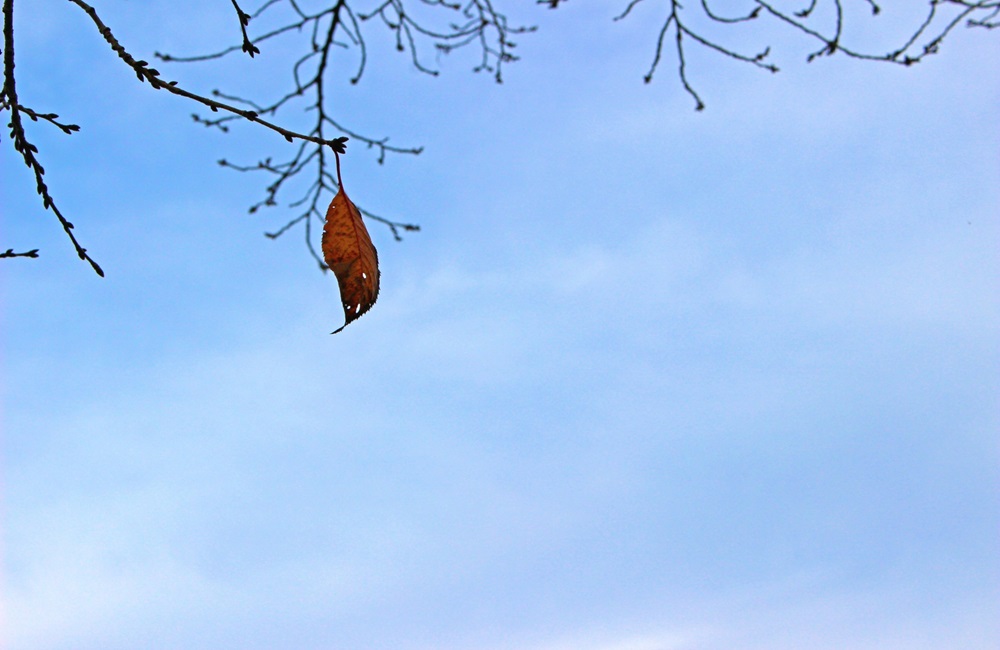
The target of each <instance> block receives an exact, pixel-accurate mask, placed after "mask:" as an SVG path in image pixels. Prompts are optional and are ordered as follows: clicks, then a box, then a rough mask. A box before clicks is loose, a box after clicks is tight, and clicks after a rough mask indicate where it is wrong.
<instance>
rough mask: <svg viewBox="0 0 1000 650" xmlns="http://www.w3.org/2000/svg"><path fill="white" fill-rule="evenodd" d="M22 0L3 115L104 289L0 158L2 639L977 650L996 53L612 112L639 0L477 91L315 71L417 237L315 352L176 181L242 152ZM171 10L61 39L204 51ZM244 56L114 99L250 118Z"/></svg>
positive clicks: (268, 150) (995, 558)
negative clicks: (380, 153) (366, 144)
mask: <svg viewBox="0 0 1000 650" xmlns="http://www.w3.org/2000/svg"><path fill="white" fill-rule="evenodd" d="M647 4H649V3H647ZM22 5H25V3H21V4H19V5H18V7H17V10H18V12H19V14H18V15H19V23H18V37H19V39H20V40H19V41H18V57H19V60H18V71H19V73H20V74H21V75H22V76H21V77H20V81H19V83H20V85H19V92H20V97H21V100H22V101H23V102H24V103H26V104H28V105H30V106H33V107H35V108H37V109H39V110H51V111H55V112H58V113H60V114H61V115H62V116H63V117H64V118H66V119H67V120H70V121H73V122H76V123H78V124H81V126H82V131H81V132H80V133H78V134H75V135H73V136H72V137H69V138H67V137H65V136H62V135H61V134H59V133H55V132H53V131H52V130H50V129H45V128H42V127H39V126H33V127H32V129H31V131H30V132H29V135H30V137H31V138H32V140H33V141H34V142H36V144H37V145H38V146H39V148H40V155H41V158H42V161H43V164H44V165H45V166H46V169H47V179H48V181H49V183H50V185H51V187H52V190H53V194H54V196H55V198H56V200H57V201H58V203H59V204H60V205H61V207H62V209H63V210H64V212H66V213H67V214H68V215H70V216H71V219H72V220H73V221H74V222H75V223H76V226H77V228H76V232H77V234H78V236H79V237H80V239H81V240H82V241H83V242H84V244H85V245H86V246H87V247H88V248H89V250H90V252H91V253H92V255H93V256H94V257H95V258H96V259H97V260H98V261H99V262H100V263H101V265H102V266H103V267H104V269H105V271H106V272H107V277H106V278H105V279H99V278H97V277H96V276H95V275H93V273H91V271H90V270H89V268H88V267H87V266H86V265H85V264H84V263H82V262H80V261H79V260H77V259H76V257H75V255H74V254H73V252H72V249H71V248H70V246H69V244H68V242H66V241H65V237H64V235H63V234H62V233H61V231H60V229H59V228H58V226H57V224H55V222H54V221H53V220H52V219H51V218H50V217H49V216H48V215H46V214H45V213H43V212H42V211H41V209H40V207H39V206H38V201H37V198H36V197H35V195H34V192H33V188H32V185H31V179H30V177H29V175H28V173H27V170H26V169H25V168H24V167H23V165H22V164H21V163H20V161H19V160H18V159H16V158H15V157H14V155H13V153H12V152H11V151H10V150H9V147H6V146H5V149H4V151H5V152H4V154H3V156H2V158H0V160H2V165H3V178H4V189H3V195H4V211H3V212H4V217H3V220H2V222H0V226H2V231H0V235H2V244H0V245H2V246H3V247H4V248H7V247H14V248H15V249H18V250H21V249H28V248H35V247H37V248H40V249H41V255H42V257H41V258H40V259H38V260H21V259H18V260H4V261H3V264H2V266H0V278H2V285H0V287H2V301H3V306H4V308H3V315H2V319H3V332H4V335H3V365H4V373H3V376H4V380H3V410H2V418H3V419H2V424H3V428H2V432H3V438H2V445H3V447H2V453H3V455H2V459H3V476H2V481H3V482H2V485H3V492H2V494H3V497H2V498H3V502H2V508H3V510H2V522H3V554H4V563H3V580H2V583H0V584H2V587H3V591H2V593H3V610H4V617H5V621H4V625H3V628H4V630H5V632H4V636H5V647H7V648H10V649H11V650H22V649H32V650H48V649H52V650H55V649H69V648H72V649H74V650H81V649H89V648H93V649H98V648H100V649H102V650H115V649H125V648H137V647H141V648H186V649H198V648H213V649H214V648H250V649H253V648H262V649H263V648H297V649H298V648H301V649H304V650H320V649H328V648H337V649H338V650H350V649H355V648H357V649H365V650H369V649H372V648H393V649H397V650H425V649H429V648H435V649H436V650H441V649H444V650H506V649H513V648H518V649H519V650H520V649H528V650H564V649H566V650H568V649H571V648H572V649H574V650H577V649H580V650H675V649H678V650H679V649H699V650H700V649H722V648H761V649H763V648H767V649H783V648H788V649H792V648H804V647H808V648H819V649H824V648H830V649H833V648H862V649H867V648H872V649H874V648H879V649H884V648H901V649H902V648H906V649H907V650H911V649H924V648H926V649H931V648H970V649H979V648H983V649H985V648H995V647H996V646H997V644H998V643H1000V625H998V623H997V621H998V620H1000V617H997V616H996V614H997V611H998V607H1000V554H998V537H997V533H998V530H1000V509H998V508H997V506H998V497H1000V466H998V448H997V431H998V429H1000V409H998V395H1000V374H998V362H1000V337H998V333H1000V332H998V330H1000V298H998V296H1000V292H998V291H997V288H998V278H1000V263H998V258H997V243H998V241H1000V209H998V208H1000V183H998V180H1000V159H998V156H997V151H1000V129H998V128H997V121H996V115H997V109H998V108H1000V94H998V87H997V85H996V84H995V83H993V80H994V79H995V77H996V64H995V61H997V60H1000V56H998V55H1000V47H998V45H997V41H996V38H995V36H990V35H989V34H986V33H985V32H982V33H968V34H967V33H964V32H962V33H958V34H956V38H953V39H952V41H951V42H948V43H946V45H945V47H944V48H943V51H942V53H941V54H940V55H938V56H935V57H932V58H930V59H928V60H927V61H925V62H924V63H921V64H920V65H918V66H915V67H914V68H912V69H903V68H897V67H890V66H882V65H875V64H864V63H857V62H851V61H846V60H842V59H840V58H832V59H822V60H819V61H817V62H814V63H813V64H810V65H806V64H805V63H804V61H803V60H804V57H805V55H806V54H807V53H808V51H809V48H810V47H812V44H811V43H808V42H805V41H803V40H800V39H797V38H792V37H787V36H786V37H781V36H776V37H774V39H771V40H772V41H773V42H774V43H775V44H776V45H778V46H780V47H776V50H775V52H776V55H777V62H778V64H779V65H781V67H782V68H783V71H782V72H781V73H780V74H778V75H769V74H767V73H762V72H758V71H756V70H753V69H751V68H749V67H746V68H744V67H740V66H737V65H736V64H735V63H734V62H729V61H725V60H722V59H720V58H719V57H717V56H714V55H711V54H710V53H704V52H698V51H692V52H691V54H690V58H689V61H688V65H689V74H690V76H691V80H692V82H693V83H694V84H695V85H696V87H697V88H698V90H699V92H700V93H701V95H702V97H703V98H704V99H705V100H706V102H707V104H708V108H707V110H706V111H704V112H703V113H695V112H694V111H693V110H692V107H693V106H692V102H691V100H690V98H689V97H688V96H686V95H685V94H684V92H683V90H682V89H681V88H680V86H679V85H678V83H677V82H676V79H675V77H674V76H673V65H674V62H673V60H672V59H667V60H665V62H664V64H663V67H662V69H661V70H660V71H659V73H658V75H657V78H656V80H655V82H654V83H653V84H650V85H644V84H643V83H642V75H643V74H645V72H646V70H647V67H648V64H649V60H650V57H651V56H652V52H653V46H654V40H655V37H656V32H657V30H658V28H659V23H658V22H657V21H658V20H659V18H658V17H657V14H656V13H655V11H654V9H653V7H652V4H650V6H649V8H646V9H644V10H643V11H642V12H639V11H637V13H636V15H635V16H633V17H632V18H631V19H630V20H628V21H624V22H619V23H612V22H611V18H612V17H613V16H614V15H615V13H616V12H618V11H620V9H621V7H618V6H611V3H609V4H608V6H607V7H603V6H601V7H598V6H594V3H591V4H587V3H568V4H566V5H564V6H563V7H562V8H560V9H559V10H558V11H555V12H548V11H544V10H542V9H541V8H538V9H537V10H536V8H535V7H530V8H522V11H523V13H522V14H520V15H521V16H523V17H524V19H525V20H526V21H527V22H534V23H538V24H540V25H541V29H540V31H539V33H537V34H534V35H530V36H525V37H522V38H520V39H519V47H518V50H519V53H520V54H521V55H522V56H523V60H522V61H521V62H518V63H516V64H514V65H511V66H510V67H509V68H508V69H507V71H506V75H505V83H504V84H503V85H501V86H497V85H495V84H493V83H491V81H490V80H489V78H488V77H484V76H475V75H471V74H469V73H468V72H467V70H468V69H469V68H471V67H472V65H474V63H475V61H474V60H473V58H470V57H471V55H469V57H465V56H462V55H460V54H458V53H455V54H453V55H451V56H449V57H447V58H444V59H442V60H441V62H440V65H441V68H442V70H443V74H442V75H441V76H440V77H438V78H433V79H432V78H428V77H426V76H421V75H418V74H417V73H415V72H414V71H413V70H412V69H411V68H409V67H408V66H407V65H406V60H407V59H406V56H407V55H405V54H404V55H400V56H398V57H397V56H394V53H391V52H388V51H382V50H373V52H372V60H371V61H370V65H369V68H368V70H367V72H366V75H365V78H364V80H363V82H362V83H361V84H359V85H358V86H356V87H352V86H350V85H348V84H347V83H346V81H345V80H346V78H347V77H348V76H349V75H350V74H352V73H353V67H352V66H353V60H352V59H349V58H346V57H345V58H343V59H342V61H343V63H341V64H340V65H341V66H342V68H338V69H337V70H338V72H337V74H339V75H340V76H337V74H335V78H336V79H338V80H339V81H340V84H339V85H338V86H337V89H338V91H337V92H338V95H337V104H338V107H340V110H341V111H342V112H341V113H339V114H338V115H339V116H340V117H341V119H342V120H343V121H344V122H345V123H348V124H349V125H350V126H351V127H352V128H356V129H358V130H364V131H366V132H369V133H372V134H376V135H379V134H385V135H390V136H391V137H392V139H393V142H396V143H398V144H400V145H424V146H426V151H425V152H424V153H423V154H421V155H420V156H418V157H391V158H389V159H388V160H387V162H386V164H385V165H383V166H381V167H380V166H378V165H377V164H376V163H375V161H374V158H375V157H374V156H373V155H371V153H370V152H367V151H365V150H364V149H363V148H361V147H357V146H353V147H352V146H351V144H349V145H348V155H347V156H346V157H345V158H344V174H345V184H346V185H347V187H348V188H349V190H350V192H351V196H352V198H353V199H354V200H355V201H357V202H358V203H360V204H363V205H365V206H366V207H369V208H370V209H371V210H373V211H375V212H376V213H379V214H384V215H389V216H392V217H394V218H398V219H400V220H403V221H413V222H418V223H420V224H421V226H422V228H423V230H422V232H420V233H417V234H413V235H409V236H407V238H406V240H405V241H404V242H403V243H396V242H394V241H392V239H391V237H390V235H389V233H388V232H387V231H385V230H384V229H382V228H379V227H378V226H377V224H373V225H372V228H371V230H372V235H373V239H374V241H375V243H376V245H377V246H378V248H379V252H380V262H381V266H382V291H381V295H380V298H379V301H378V304H377V305H376V306H375V307H374V308H373V309H372V311H371V312H370V313H369V314H367V315H366V316H364V317H363V318H362V319H361V320H359V321H358V322H356V323H354V324H352V325H351V326H350V327H348V328H347V329H346V330H344V332H342V333H341V334H338V335H337V336H333V337H331V336H329V332H330V331H331V330H332V329H334V328H335V327H338V326H339V325H340V323H341V322H342V312H341V308H340V304H339V300H338V296H337V286H336V282H335V281H334V279H333V278H332V277H331V276H328V275H326V276H324V275H323V274H321V273H319V272H318V271H317V270H316V267H315V263H314V262H313V261H312V260H311V258H309V257H308V255H307V253H306V251H305V248H304V246H303V244H302V241H301V236H300V235H299V233H298V232H293V233H291V234H289V235H287V236H285V237H284V238H282V239H279V240H277V241H270V240H268V239H266V238H265V237H263V236H262V233H263V232H264V231H266V230H273V229H274V228H276V227H277V226H280V225H281V224H282V223H284V221H285V220H286V216H287V215H289V214H291V213H289V212H287V211H285V210H284V209H283V208H275V209H273V210H272V211H271V212H260V213H257V214H254V215H248V214H247V212H246V208H247V206H248V205H249V204H250V203H252V202H254V201H256V200H257V199H258V198H259V196H260V193H261V191H262V187H263V184H262V181H261V179H259V178H254V177H253V176H251V175H240V174H236V173H233V172H231V171H227V170H224V169H221V168H219V167H218V166H217V165H216V164H215V161H216V160H217V159H219V158H223V157H224V158H227V159H230V160H234V161H241V162H242V161H245V162H254V161H256V160H257V159H258V158H259V157H263V156H266V155H272V154H280V153H281V151H282V149H281V146H282V142H281V140H280V138H276V137H272V136H271V135H269V134H267V133H264V132H261V131H258V130H255V129H252V128H245V127H240V128H237V129H235V131H234V132H233V133H230V134H228V135H223V134H218V133H216V132H213V131H208V130H205V129H204V128H202V127H198V126H197V125H194V124H193V123H192V122H191V120H190V117H189V114H190V113H191V112H192V110H193V107H191V106H189V105H186V104H185V103H184V102H183V101H181V100H179V99H178V98H175V97H171V96H167V95H165V94H162V93H152V92H150V91H149V89H148V88H146V87H143V86H141V85H140V84H138V83H137V82H136V81H135V78H134V76H133V75H132V74H131V73H130V72H129V71H128V70H127V69H125V68H124V67H123V66H122V65H121V64H120V63H119V62H118V61H117V60H115V59H113V58H112V56H111V55H110V53H109V52H108V51H107V48H106V45H105V44H103V42H101V41H100V40H99V38H98V37H97V34H96V33H95V32H94V31H93V30H92V29H91V28H90V27H89V25H88V23H87V21H86V17H85V16H84V15H83V14H82V12H79V11H74V7H72V6H69V5H68V3H64V2H61V1H57V0H39V1H37V2H34V3H27V5H25V6H22ZM215 5H218V6H212V7H207V6H206V4H205V3H193V2H188V3H178V2H172V3H164V2H137V1H136V0H132V1H131V2H124V1H122V2H116V1H109V2H105V3H101V5H100V6H98V9H99V10H100V11H101V13H102V16H103V17H104V19H105V20H106V22H108V23H109V24H110V25H111V26H112V27H113V28H114V29H115V30H116V32H117V33H118V35H119V37H120V38H121V39H122V41H123V42H124V43H125V44H126V46H127V47H129V48H130V49H131V50H132V51H133V53H135V54H136V55H137V56H141V57H146V58H149V57H150V56H151V53H152V51H154V50H165V51H172V52H185V51H198V50H207V49H211V48H212V47H213V45H214V44H217V43H223V42H224V43H228V42H229V40H230V39H232V37H233V35H234V34H233V32H234V31H235V24H234V21H233V19H232V16H231V11H232V9H231V7H230V6H227V5H228V3H225V2H219V3H215ZM885 13H886V16H884V17H883V20H886V21H889V20H891V19H892V17H893V15H894V14H893V13H892V7H891V6H890V7H887V10H886V12H885ZM195 15H197V16H199V17H200V19H199V21H198V22H197V23H194V22H192V19H191V17H192V16H195ZM869 36H870V37H871V38H874V36H873V35H869ZM745 38H746V39H747V41H746V42H748V43H750V44H751V45H750V48H749V49H755V48H756V46H757V45H758V44H759V43H758V42H756V41H754V40H753V39H752V38H751V37H749V36H747V37H745ZM760 38H761V41H763V37H760ZM378 40H379V39H378V37H374V36H373V47H374V44H375V43H377V42H378ZM262 49H263V52H262V54H261V56H260V57H258V58H257V59H255V60H253V61H251V60H250V59H248V58H245V57H243V58H234V59H233V60H232V61H227V62H224V63H223V64H221V65H219V66H216V67H213V66H211V65H201V66H180V65H177V66H169V67H168V66H165V65H161V66H158V67H159V68H160V69H161V70H162V71H163V72H164V73H165V74H166V75H168V76H170V77H171V78H177V79H181V80H182V81H183V82H184V83H186V84H188V85H189V86H191V87H192V88H193V89H197V90H201V91H208V90H211V89H212V88H214V87H218V86H223V87H225V88H230V89H254V88H257V89H271V88H272V86H273V84H274V83H275V82H274V81H273V80H274V79H275V78H277V79H279V80H280V82H281V86H280V87H279V88H276V89H275V90H274V91H273V92H279V91H282V90H283V89H284V79H285V77H284V76H283V75H284V71H285V69H286V66H285V63H284V61H285V59H283V58H281V56H282V54H283V53H284V54H285V55H287V52H285V51H284V50H282V48H281V47H278V46H275V47H274V48H273V51H272V50H268V49H267V48H262ZM390 54H393V56H390ZM341 70H342V72H341ZM289 119H290V120H291V119H294V118H292V117H289Z"/></svg>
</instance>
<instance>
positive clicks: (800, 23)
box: [538, 0, 1000, 110]
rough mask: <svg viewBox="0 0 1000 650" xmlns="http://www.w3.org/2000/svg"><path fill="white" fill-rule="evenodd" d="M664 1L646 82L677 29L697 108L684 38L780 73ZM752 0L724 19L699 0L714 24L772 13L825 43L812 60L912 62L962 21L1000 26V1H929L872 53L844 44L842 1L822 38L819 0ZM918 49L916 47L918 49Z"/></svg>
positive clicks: (835, 0)
mask: <svg viewBox="0 0 1000 650" xmlns="http://www.w3.org/2000/svg"><path fill="white" fill-rule="evenodd" d="M538 2H539V4H548V5H549V7H550V8H552V9H554V8H556V7H557V6H558V4H559V0H555V1H553V0H538ZM643 2H645V0H629V2H628V3H627V4H626V5H625V9H624V11H622V13H621V14H619V15H618V16H617V17H616V18H615V20H622V19H624V18H626V17H627V16H629V15H630V14H631V13H632V11H633V10H634V9H635V8H636V7H637V6H638V5H640V4H642V3H643ZM660 2H664V3H669V8H670V9H669V12H668V13H667V16H666V18H665V19H664V21H663V23H662V24H661V27H660V30H659V34H658V36H657V38H656V48H655V50H654V53H653V62H652V64H651V65H650V68H649V71H648V72H647V73H646V76H645V77H644V79H645V81H646V82H647V83H649V82H650V81H652V79H653V74H654V73H655V72H656V69H657V67H658V66H659V64H660V60H661V58H662V56H663V45H664V41H665V39H666V37H667V35H668V34H669V33H670V30H673V31H674V35H675V41H676V51H677V70H678V77H679V79H680V82H681V85H682V86H683V87H684V89H685V90H686V91H687V93H688V94H690V95H691V97H693V98H694V100H695V104H696V105H695V108H696V110H701V109H702V108H704V103H703V102H702V101H701V98H700V97H699V96H698V93H697V92H696V91H695V90H694V88H693V87H692V86H691V84H690V83H689V82H688V78H687V67H686V64H687V62H686V60H685V54H686V52H685V49H684V41H685V39H684V37H685V36H687V37H690V38H691V39H692V40H694V41H696V42H697V43H699V44H700V45H703V46H705V47H707V48H709V49H711V50H714V51H716V52H718V53H720V54H724V55H726V56H728V57H730V58H732V59H735V60H737V61H742V62H744V63H750V64H751V65H754V66H756V67H758V68H761V69H764V70H768V71H770V72H777V71H778V68H777V67H776V66H774V65H772V64H769V63H765V59H766V57H767V56H768V54H769V53H770V49H771V48H770V47H767V48H765V49H764V50H763V51H761V52H760V53H759V54H757V55H755V56H748V55H744V54H740V53H739V52H736V51H735V50H733V49H730V48H728V47H726V46H724V45H721V44H720V43H719V41H718V40H716V39H715V38H714V37H712V38H710V37H708V36H705V35H704V34H703V33H701V32H699V31H696V30H695V29H693V28H692V27H690V24H693V23H689V22H688V21H687V20H686V18H685V16H686V12H687V11H690V10H687V9H685V7H684V6H683V5H682V4H681V3H680V2H679V0H660ZM753 2H754V3H755V4H756V6H755V7H754V8H753V9H752V10H751V11H750V12H749V13H748V14H746V15H743V16H737V17H736V18H726V17H723V16H720V15H719V14H716V13H715V12H714V11H713V10H712V9H711V8H710V7H709V4H708V0H701V1H700V9H701V16H702V17H705V18H708V19H709V22H710V23H713V22H714V23H720V24H721V23H725V24H734V23H746V22H748V21H751V20H754V19H756V18H758V17H760V16H762V15H765V14H766V15H769V16H770V17H772V18H774V19H776V20H777V21H778V22H779V23H782V24H785V25H787V26H790V27H792V28H794V29H795V30H796V31H799V32H801V33H803V34H806V35H807V36H809V37H811V38H814V39H816V40H819V41H820V42H821V46H820V48H819V49H818V50H816V51H814V52H812V53H811V54H809V55H808V57H807V59H806V60H807V61H813V60H815V59H816V58H817V57H820V56H832V55H834V54H836V53H837V52H840V53H843V54H844V55H846V56H849V57H851V58H855V59H862V60H868V61H884V62H889V63H896V64H900V65H904V66H909V65H913V64H914V63H917V62H918V61H920V60H921V59H923V58H924V57H926V56H928V55H930V54H934V53H936V52H937V51H938V49H939V48H940V45H941V43H942V41H943V40H944V39H945V37H947V36H948V35H949V34H950V33H951V32H952V31H953V30H954V29H955V28H956V27H957V26H958V25H960V24H962V23H963V22H964V23H965V25H966V26H967V27H982V28H985V29H993V28H995V27H998V26H1000V22H998V20H997V16H998V15H1000V0H926V2H927V7H928V10H927V15H926V17H925V18H924V20H923V21H922V23H921V24H920V25H918V26H916V27H915V29H914V31H913V33H912V34H911V36H910V37H909V38H908V39H907V41H906V42H905V43H904V44H903V45H902V46H901V47H899V48H897V49H895V50H893V51H891V52H889V53H887V54H871V53H866V52H862V51H860V50H857V49H854V48H852V47H849V46H848V47H845V45H844V42H843V41H844V37H845V33H846V29H847V25H846V24H845V18H844V6H843V0H829V2H828V3H827V4H826V5H825V6H832V10H833V16H834V23H833V29H832V35H830V36H824V35H823V33H822V31H821V29H820V28H819V27H815V26H813V25H812V24H811V23H810V22H807V21H809V20H810V19H812V18H813V16H814V14H815V13H816V10H817V9H818V8H819V6H820V4H821V0H809V4H808V6H806V7H805V8H804V9H802V10H799V11H796V12H794V13H793V14H789V13H786V12H784V11H782V10H780V9H778V8H776V7H775V6H774V5H773V4H771V2H769V1H768V0H753ZM865 2H867V4H868V5H869V7H870V8H871V13H872V15H873V16H878V15H879V14H880V13H881V8H880V7H879V5H878V3H877V2H875V0H865ZM944 7H953V8H955V12H954V15H953V16H951V17H950V18H944V19H942V18H940V15H941V13H942V12H941V11H940V10H941V9H942V8H944ZM761 10H763V11H764V12H765V14H762V13H761ZM935 28H936V29H935ZM928 35H929V36H928ZM921 39H924V40H923V44H922V45H919V46H918V45H917V44H918V43H920V42H921ZM915 49H916V50H917V51H914V50H915Z"/></svg>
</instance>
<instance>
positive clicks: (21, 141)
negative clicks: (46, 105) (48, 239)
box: [0, 0, 104, 277]
mask: <svg viewBox="0 0 1000 650" xmlns="http://www.w3.org/2000/svg"><path fill="white" fill-rule="evenodd" d="M0 110H9V111H10V122H9V123H8V126H9V127H10V138H11V140H12V141H13V142H14V150H15V151H17V152H18V153H19V154H21V157H22V158H23V159H24V164H25V165H27V166H28V168H29V169H31V171H32V173H33V174H34V175H35V189H36V191H37V192H38V195H39V196H41V197H42V206H43V207H44V208H45V209H47V210H51V211H52V213H53V214H54V215H56V218H57V219H58V220H59V223H60V225H62V228H63V231H64V232H65V233H66V235H67V236H68V237H69V240H70V242H72V243H73V248H75V249H76V254H77V256H79V258H80V259H81V260H84V261H86V262H88V263H89V264H90V266H91V268H93V269H94V271H95V272H96V273H97V275H99V276H101V277H104V271H103V270H101V267H100V266H99V265H98V264H97V262H95V261H94V260H93V258H91V257H90V255H88V254H87V249H86V248H84V247H83V246H81V245H80V242H79V241H78V240H77V238H76V236H75V235H74V234H73V224H72V223H71V222H70V221H69V220H67V219H66V217H64V216H63V214H62V212H61V211H60V210H59V208H58V206H56V202H55V200H54V199H53V198H52V195H51V194H50V193H49V188H48V186H47V185H46V184H45V178H44V174H45V168H44V167H42V164H41V163H40V162H38V158H36V157H35V154H37V153H38V147H36V146H35V145H33V144H31V142H29V141H28V136H27V135H26V134H25V132H24V123H23V122H22V120H21V113H22V112H23V113H24V114H25V115H27V116H28V117H29V118H30V119H32V120H34V121H38V120H39V119H42V120H45V121H47V122H49V123H51V124H54V125H56V126H57V127H59V128H60V129H61V130H62V131H63V132H64V133H67V134H69V133H73V132H74V131H76V130H78V129H79V128H80V127H78V126H76V125H75V124H62V123H60V122H57V121H56V118H57V117H59V116H58V115H56V114H54V113H45V114H41V113H37V112H35V111H34V110H32V109H30V108H25V107H24V106H22V105H21V104H20V103H19V102H18V101H17V84H16V81H15V77H14V0H4V3H3V90H2V91H0ZM7 253H10V254H9V255H8V254H4V255H3V256H2V257H38V254H37V253H38V250H37V249H35V250H32V251H29V252H28V253H21V254H15V253H13V251H12V249H8V250H7Z"/></svg>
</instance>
